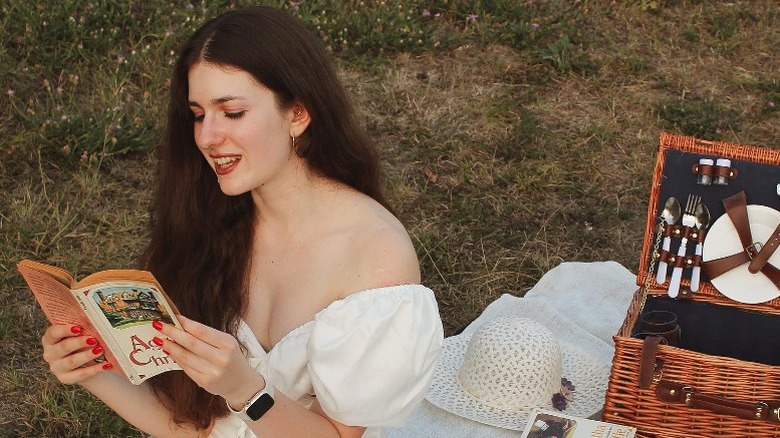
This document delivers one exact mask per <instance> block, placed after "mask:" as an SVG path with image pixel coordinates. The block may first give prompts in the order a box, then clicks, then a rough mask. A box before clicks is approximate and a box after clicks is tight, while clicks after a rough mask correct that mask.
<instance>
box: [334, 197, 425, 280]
mask: <svg viewBox="0 0 780 438" xmlns="http://www.w3.org/2000/svg"><path fill="white" fill-rule="evenodd" d="M353 213H355V214H354V216H353V219H351V220H350V222H351V223H352V226H353V227H354V228H352V232H351V237H350V243H349V247H350V251H349V252H350V256H349V259H350V262H351V263H350V268H349V269H348V271H349V272H348V274H347V276H346V278H345V282H346V284H345V286H344V288H343V291H344V292H343V294H344V295H349V294H351V293H354V292H357V291H361V290H367V289H374V288H380V287H386V286H395V285H400V284H417V283H419V282H420V263H419V261H418V259H417V253H416V251H415V249H414V245H413V243H412V240H411V238H410V237H409V233H408V232H407V230H406V228H405V227H404V226H403V224H401V222H400V221H399V220H398V218H396V217H395V216H393V214H392V213H390V212H389V211H388V210H387V209H385V208H384V207H383V206H381V205H380V204H379V203H377V202H376V201H374V200H373V199H370V198H368V197H364V198H363V199H360V200H359V201H358V202H357V203H356V205H355V210H354V211H353ZM353 220H354V222H353Z"/></svg>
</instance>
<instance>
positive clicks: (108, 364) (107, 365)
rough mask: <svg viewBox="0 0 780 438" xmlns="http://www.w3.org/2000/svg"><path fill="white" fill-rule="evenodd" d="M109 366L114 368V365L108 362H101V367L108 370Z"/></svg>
mask: <svg viewBox="0 0 780 438" xmlns="http://www.w3.org/2000/svg"><path fill="white" fill-rule="evenodd" d="M111 368H114V366H113V365H111V363H110V362H106V363H104V364H103V369H104V370H110V369H111Z"/></svg>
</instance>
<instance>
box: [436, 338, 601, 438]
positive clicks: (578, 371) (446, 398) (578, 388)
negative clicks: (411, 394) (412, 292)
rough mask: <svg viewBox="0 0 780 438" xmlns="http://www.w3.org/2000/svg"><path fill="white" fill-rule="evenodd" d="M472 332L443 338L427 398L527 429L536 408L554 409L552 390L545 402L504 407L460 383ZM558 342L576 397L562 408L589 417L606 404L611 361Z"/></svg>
mask: <svg viewBox="0 0 780 438" xmlns="http://www.w3.org/2000/svg"><path fill="white" fill-rule="evenodd" d="M472 335H473V333H464V334H461V335H458V336H453V337H450V338H447V339H445V340H444V345H443V348H442V357H441V360H440V361H439V365H438V368H437V370H436V372H435V373H434V376H433V380H432V382H431V386H430V389H429V390H428V393H427V394H426V396H425V397H426V398H427V399H428V401H430V402H431V403H433V404H434V405H436V406H437V407H439V408H441V409H444V410H445V411H448V412H451V413H453V414H456V415H459V416H461V417H465V418H468V419H470V420H473V421H477V422H480V423H484V424H488V425H491V426H496V427H501V428H504V429H512V430H522V429H524V428H525V426H526V423H527V421H528V416H529V415H530V413H531V411H532V410H533V409H535V408H542V409H554V408H553V406H552V394H550V401H549V402H548V404H547V405H546V406H527V407H523V408H521V409H516V410H505V409H498V408H494V407H491V406H489V405H487V404H485V402H484V401H482V400H480V399H478V398H476V397H474V396H472V395H471V394H469V393H468V392H466V391H464V390H463V388H462V387H461V385H460V384H458V381H457V375H458V372H459V370H460V367H461V365H462V364H463V360H464V358H465V356H466V351H467V349H468V344H469V341H470V340H471V337H472ZM559 343H560V346H561V356H562V358H561V360H562V362H563V363H562V369H563V371H562V372H563V376H562V377H565V378H567V379H569V380H570V381H571V382H572V384H573V385H574V387H575V392H574V397H573V399H572V400H571V401H569V402H568V403H567V406H566V409H565V410H564V411H562V412H563V413H565V414H567V415H572V416H575V417H583V418H587V417H590V416H592V415H594V414H596V413H597V412H598V411H599V410H600V409H601V408H602V407H603V404H604V397H605V394H606V390H607V380H608V377H609V368H610V364H609V363H605V362H603V361H601V360H599V359H597V358H596V357H594V356H593V355H591V354H588V353H587V352H586V351H584V350H582V349H581V348H579V347H578V346H576V345H574V344H571V343H568V342H565V341H561V340H560V339H559Z"/></svg>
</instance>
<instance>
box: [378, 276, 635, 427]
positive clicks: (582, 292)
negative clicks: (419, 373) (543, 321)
mask: <svg viewBox="0 0 780 438" xmlns="http://www.w3.org/2000/svg"><path fill="white" fill-rule="evenodd" d="M636 289H637V285H636V275H634V274H632V273H631V272H630V271H629V270H628V269H626V268H625V267H623V266H621V265H620V264H618V263H616V262H593V263H581V262H567V263H562V264H560V265H558V266H557V267H555V268H553V269H552V270H550V271H549V272H547V273H546V274H545V275H544V276H543V277H542V278H541V279H540V280H539V282H538V283H537V284H536V285H535V286H534V287H533V288H532V289H531V290H530V291H528V293H527V294H526V295H525V297H523V298H519V297H516V296H513V295H509V294H505V295H502V296H501V297H500V298H498V299H497V300H496V301H494V302H492V303H491V304H490V305H489V306H488V307H487V308H486V309H485V310H484V312H483V313H482V314H481V315H480V316H479V317H478V318H477V319H475V320H474V321H473V322H472V323H471V324H469V326H468V327H466V329H465V330H464V332H469V331H474V330H476V329H477V327H479V326H480V325H482V324H483V323H484V322H485V321H488V320H491V319H494V318H495V317H497V316H501V315H507V314H512V313H513V312H519V309H521V308H522V307H523V306H524V303H525V301H524V300H543V301H545V302H546V303H548V304H550V305H551V307H552V308H554V309H557V310H558V311H559V312H558V315H556V318H565V319H568V320H569V321H571V322H573V323H575V324H577V325H578V326H580V327H582V330H584V331H586V332H588V333H590V334H592V335H593V336H595V337H597V338H599V339H600V340H601V341H603V343H604V345H605V348H608V350H607V351H612V352H614V343H613V342H612V336H613V335H614V334H615V333H617V330H618V328H619V327H620V325H621V324H622V323H623V319H624V317H625V315H626V309H628V306H629V303H630V302H631V297H632V295H633V293H634V291H635V290H636ZM385 434H386V435H385V436H386V437H387V438H429V437H430V438H439V437H441V438H457V437H468V438H496V437H497V438H502V437H506V438H510V437H513V438H517V437H518V436H520V432H518V431H514V430H506V429H500V428H497V427H493V426H488V425H485V424H481V423H477V422H475V421H471V420H468V419H465V418H462V417H459V416H457V415H454V414H451V413H449V412H447V411H444V410H442V409H439V408H437V407H436V406H434V405H433V404H431V403H430V402H428V401H427V400H424V401H423V403H422V405H421V406H420V408H419V409H417V410H416V411H415V413H414V414H413V415H412V417H411V418H410V419H409V421H408V422H407V423H406V425H404V426H403V427H397V428H390V429H388V430H387V431H386V432H385Z"/></svg>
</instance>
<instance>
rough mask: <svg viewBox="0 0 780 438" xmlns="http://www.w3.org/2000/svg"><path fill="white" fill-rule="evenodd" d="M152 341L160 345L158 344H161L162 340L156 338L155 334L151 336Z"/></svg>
mask: <svg viewBox="0 0 780 438" xmlns="http://www.w3.org/2000/svg"><path fill="white" fill-rule="evenodd" d="M152 342H154V343H155V344H157V345H158V346H160V345H162V344H163V340H162V339H160V338H158V337H157V336H155V337H153V338H152Z"/></svg>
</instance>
